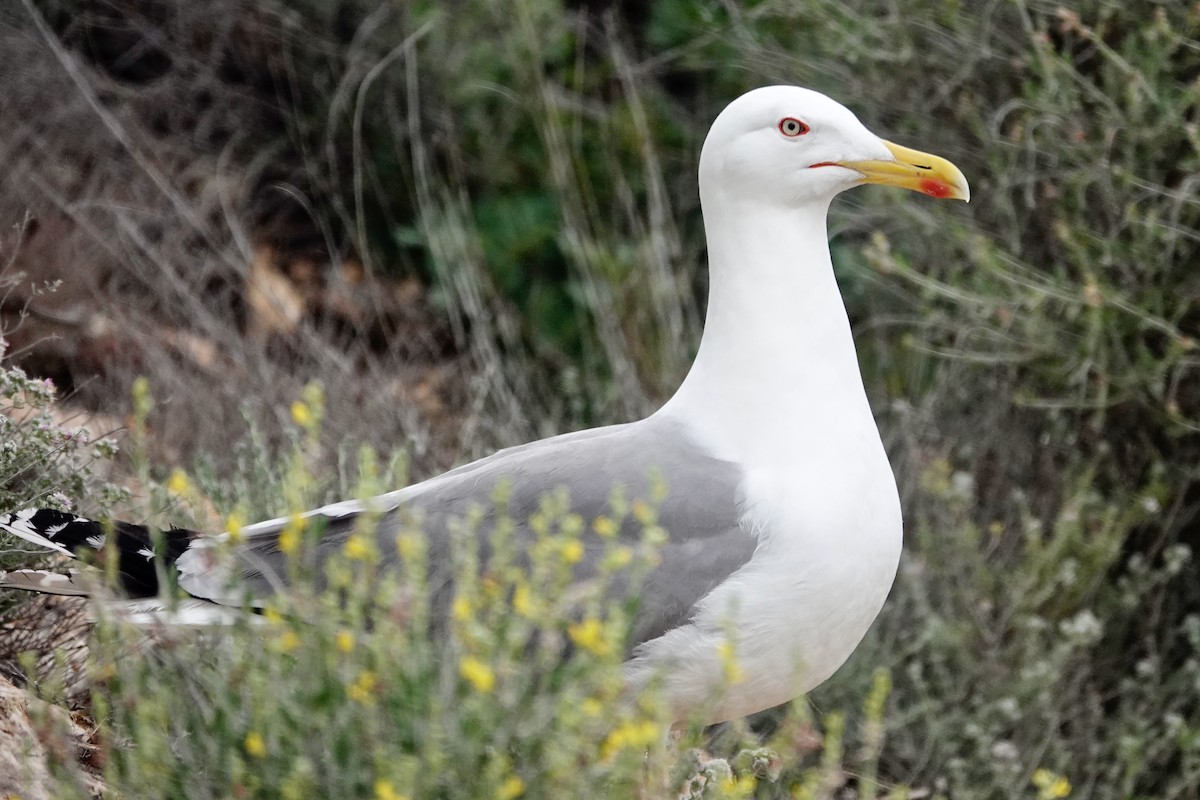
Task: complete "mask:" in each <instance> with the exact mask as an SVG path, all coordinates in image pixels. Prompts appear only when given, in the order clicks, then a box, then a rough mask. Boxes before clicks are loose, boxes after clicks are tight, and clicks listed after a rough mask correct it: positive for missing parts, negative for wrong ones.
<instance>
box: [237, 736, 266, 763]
mask: <svg viewBox="0 0 1200 800" xmlns="http://www.w3.org/2000/svg"><path fill="white" fill-rule="evenodd" d="M242 745H243V746H244V747H245V748H246V752H247V753H249V754H250V755H252V756H254V757H255V758H262V757H263V756H265V755H266V754H267V743H266V742H264V741H263V738H262V736H260V735H259V734H258V733H256V732H255V731H250V732H249V733H247V734H246V741H244V742H243V743H242Z"/></svg>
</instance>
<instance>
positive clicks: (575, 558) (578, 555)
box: [562, 540, 583, 564]
mask: <svg viewBox="0 0 1200 800" xmlns="http://www.w3.org/2000/svg"><path fill="white" fill-rule="evenodd" d="M562 560H563V561H564V562H566V563H567V564H578V563H579V562H580V561H582V560H583V542H580V541H578V540H572V541H569V542H564V543H563V546H562Z"/></svg>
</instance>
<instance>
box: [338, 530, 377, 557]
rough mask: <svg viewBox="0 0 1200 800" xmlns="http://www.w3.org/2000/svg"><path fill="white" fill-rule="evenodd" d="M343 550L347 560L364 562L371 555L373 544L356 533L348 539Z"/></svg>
mask: <svg viewBox="0 0 1200 800" xmlns="http://www.w3.org/2000/svg"><path fill="white" fill-rule="evenodd" d="M342 549H343V551H344V552H345V553H346V558H348V559H350V560H351V561H363V560H365V559H367V558H368V557H369V556H370V555H371V543H370V542H369V541H368V540H367V537H366V536H363V535H362V534H361V533H356V534H354V535H352V536H351V537H350V538H349V539H347V540H346V544H345V546H344V547H343V548H342Z"/></svg>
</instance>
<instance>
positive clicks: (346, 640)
mask: <svg viewBox="0 0 1200 800" xmlns="http://www.w3.org/2000/svg"><path fill="white" fill-rule="evenodd" d="M333 643H334V644H335V645H336V646H337V649H338V650H340V651H342V652H343V653H349V652H350V651H351V650H353V649H354V634H353V633H351V632H350V631H338V632H337V636H335V637H333Z"/></svg>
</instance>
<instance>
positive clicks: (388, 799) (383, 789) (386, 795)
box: [375, 778, 408, 800]
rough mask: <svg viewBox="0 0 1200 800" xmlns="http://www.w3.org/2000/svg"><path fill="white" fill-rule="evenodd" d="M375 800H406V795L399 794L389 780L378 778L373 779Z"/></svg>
mask: <svg viewBox="0 0 1200 800" xmlns="http://www.w3.org/2000/svg"><path fill="white" fill-rule="evenodd" d="M375 800H408V795H403V794H400V793H399V792H397V791H396V789H395V787H393V786H392V782H391V781H385V780H384V779H383V778H380V779H379V780H377V781H375Z"/></svg>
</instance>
